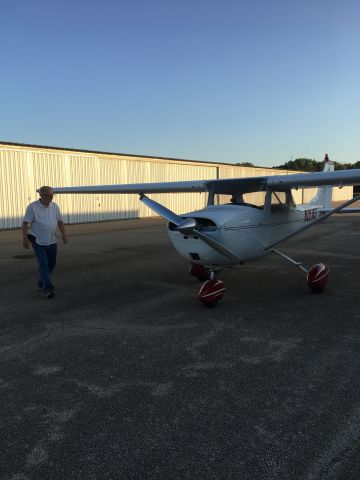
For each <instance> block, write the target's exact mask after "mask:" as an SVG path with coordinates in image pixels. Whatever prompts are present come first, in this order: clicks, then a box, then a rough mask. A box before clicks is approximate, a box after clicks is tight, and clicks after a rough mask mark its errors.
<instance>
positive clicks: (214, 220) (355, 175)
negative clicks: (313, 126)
mask: <svg viewBox="0 0 360 480" xmlns="http://www.w3.org/2000/svg"><path fill="white" fill-rule="evenodd" d="M359 184H360V169H354V170H337V171H334V164H333V162H331V161H329V159H328V156H327V155H326V156H325V164H324V169H323V171H322V172H316V173H300V174H290V175H275V176H263V177H245V178H232V179H221V180H194V181H180V182H163V183H143V184H129V185H103V186H85V187H80V186H79V187H59V188H54V193H56V194H62V193H92V194H94V193H95V194H97V193H127V194H129V193H132V194H134V193H137V194H139V196H140V200H141V201H142V202H143V203H144V204H145V205H147V206H148V207H149V208H151V209H152V210H153V211H154V212H156V213H157V214H159V215H160V216H162V217H164V218H165V219H166V220H168V233H169V235H170V239H171V240H172V243H173V245H174V247H175V248H176V250H177V251H178V252H179V253H180V255H182V256H183V257H184V258H185V259H186V260H188V261H189V262H190V273H191V274H192V275H194V276H195V277H197V278H198V279H199V280H201V281H204V283H203V285H202V286H201V288H200V291H199V294H198V298H199V300H200V301H201V302H202V303H203V304H204V305H205V306H207V307H214V306H215V305H216V304H217V302H218V301H219V300H220V299H221V298H222V297H223V296H224V293H225V285H224V282H223V281H221V280H219V279H218V278H217V275H218V273H219V272H220V271H221V270H222V269H223V268H225V267H232V266H235V265H243V264H244V263H246V262H248V261H250V260H254V259H258V258H260V257H262V256H263V255H265V254H267V253H268V252H275V253H277V254H278V255H280V256H282V257H283V258H284V259H286V260H288V261H289V262H291V263H292V264H293V265H296V266H297V267H299V268H300V269H302V270H303V271H304V272H305V273H306V281H307V283H308V285H309V287H310V288H311V290H312V291H313V292H321V291H322V290H323V289H324V287H325V285H326V283H327V280H328V275H329V269H328V267H327V266H326V265H324V264H323V263H318V264H316V265H313V266H312V267H310V268H306V267H305V266H304V265H303V264H302V263H301V262H298V261H295V260H294V259H292V258H290V257H288V256H287V255H285V254H284V253H283V252H281V251H280V250H279V249H278V248H276V247H277V245H278V244H279V243H280V242H282V241H284V240H286V239H288V238H290V237H292V236H293V235H296V234H298V233H300V232H303V231H304V230H305V229H308V228H309V227H312V226H313V225H315V224H316V223H318V222H320V221H322V220H325V218H327V217H329V216H330V215H333V214H334V213H338V212H341V213H345V212H354V211H360V209H357V208H355V209H354V208H353V209H348V208H346V207H348V206H349V205H350V204H352V203H353V202H355V201H357V200H359V199H360V195H358V196H356V197H354V198H352V199H351V200H347V201H346V202H343V203H342V204H341V205H339V206H338V207H336V208H332V204H331V198H332V187H333V186H338V187H342V186H345V185H359ZM311 187H318V190H317V194H316V195H315V196H314V198H312V200H311V201H310V202H309V203H307V204H302V205H296V204H295V202H294V200H293V196H292V193H291V189H298V188H311ZM169 192H208V202H207V206H206V207H205V208H204V209H202V210H198V211H194V212H189V213H184V214H182V215H177V214H175V213H174V212H172V211H171V210H169V209H168V208H166V207H165V206H163V205H161V204H159V203H158V202H156V201H154V200H152V199H151V198H149V197H147V196H146V195H145V194H151V193H169ZM254 192H257V196H258V197H259V196H260V197H262V199H263V200H262V202H261V203H260V204H256V205H255V204H254V203H251V202H250V203H249V202H248V201H247V200H248V199H247V197H248V196H249V195H248V194H250V193H251V194H252V193H254ZM259 192H260V193H259ZM217 195H229V196H231V201H230V202H229V203H226V204H222V205H215V204H214V203H215V196H217ZM229 198H230V197H229ZM257 203H259V202H257Z"/></svg>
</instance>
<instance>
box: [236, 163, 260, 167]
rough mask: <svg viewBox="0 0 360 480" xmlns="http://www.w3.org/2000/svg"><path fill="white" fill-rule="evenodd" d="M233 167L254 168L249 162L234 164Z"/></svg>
mask: <svg viewBox="0 0 360 480" xmlns="http://www.w3.org/2000/svg"><path fill="white" fill-rule="evenodd" d="M235 165H239V166H240V167H254V166H255V165H254V164H253V163H250V162H242V163H236V164H235Z"/></svg>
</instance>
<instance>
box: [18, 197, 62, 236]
mask: <svg viewBox="0 0 360 480" xmlns="http://www.w3.org/2000/svg"><path fill="white" fill-rule="evenodd" d="M60 221H62V217H61V213H60V208H59V206H58V205H57V204H56V203H54V202H51V203H50V204H49V206H48V207H45V206H44V205H43V204H42V203H41V202H40V200H36V201H35V202H32V203H30V204H29V205H28V207H27V209H26V212H25V217H24V222H27V223H29V224H30V231H29V233H31V234H32V235H34V237H35V238H36V243H37V244H38V245H51V244H53V243H57V238H56V235H55V233H56V228H57V225H58V222H60Z"/></svg>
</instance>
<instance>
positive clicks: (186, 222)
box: [140, 194, 242, 263]
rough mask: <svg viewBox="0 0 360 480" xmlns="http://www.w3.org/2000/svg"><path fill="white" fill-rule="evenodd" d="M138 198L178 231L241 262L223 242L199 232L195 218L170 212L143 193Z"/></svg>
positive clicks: (236, 261)
mask: <svg viewBox="0 0 360 480" xmlns="http://www.w3.org/2000/svg"><path fill="white" fill-rule="evenodd" d="M140 200H141V201H142V202H143V203H144V204H145V205H146V206H147V207H149V208H151V210H153V211H154V212H156V213H157V214H159V215H160V216H162V217H163V218H165V219H166V220H168V221H169V222H171V223H173V224H174V225H176V227H177V229H178V231H179V232H180V233H181V234H182V235H185V236H189V237H190V236H196V237H199V238H201V240H203V241H204V242H205V243H206V244H207V245H209V246H210V247H211V248H213V249H214V250H216V251H217V252H219V253H221V254H222V255H224V256H225V257H227V258H229V259H230V260H231V261H232V262H234V263H242V260H241V259H240V258H239V257H238V256H237V255H236V254H235V253H234V252H232V251H231V250H229V249H228V248H227V247H225V246H224V245H223V244H221V243H219V242H217V241H216V240H214V239H213V238H211V237H209V236H208V235H206V234H205V233H203V232H200V231H199V230H198V227H199V224H198V222H197V221H196V219H195V218H192V217H188V218H185V219H184V218H183V217H181V216H179V215H176V213H174V212H172V211H171V210H169V209H168V208H166V207H164V206H163V205H161V204H160V203H158V202H155V200H152V199H151V198H149V197H147V196H146V195H144V194H141V195H140Z"/></svg>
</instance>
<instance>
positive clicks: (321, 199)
mask: <svg viewBox="0 0 360 480" xmlns="http://www.w3.org/2000/svg"><path fill="white" fill-rule="evenodd" d="M334 167H335V164H334V162H332V161H331V160H329V157H328V154H327V153H326V154H325V158H324V168H323V172H332V171H334ZM309 205H314V206H315V205H316V206H321V207H323V208H332V187H319V188H318V191H317V192H316V195H315V197H314V198H312V199H311V200H310V202H309Z"/></svg>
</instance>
